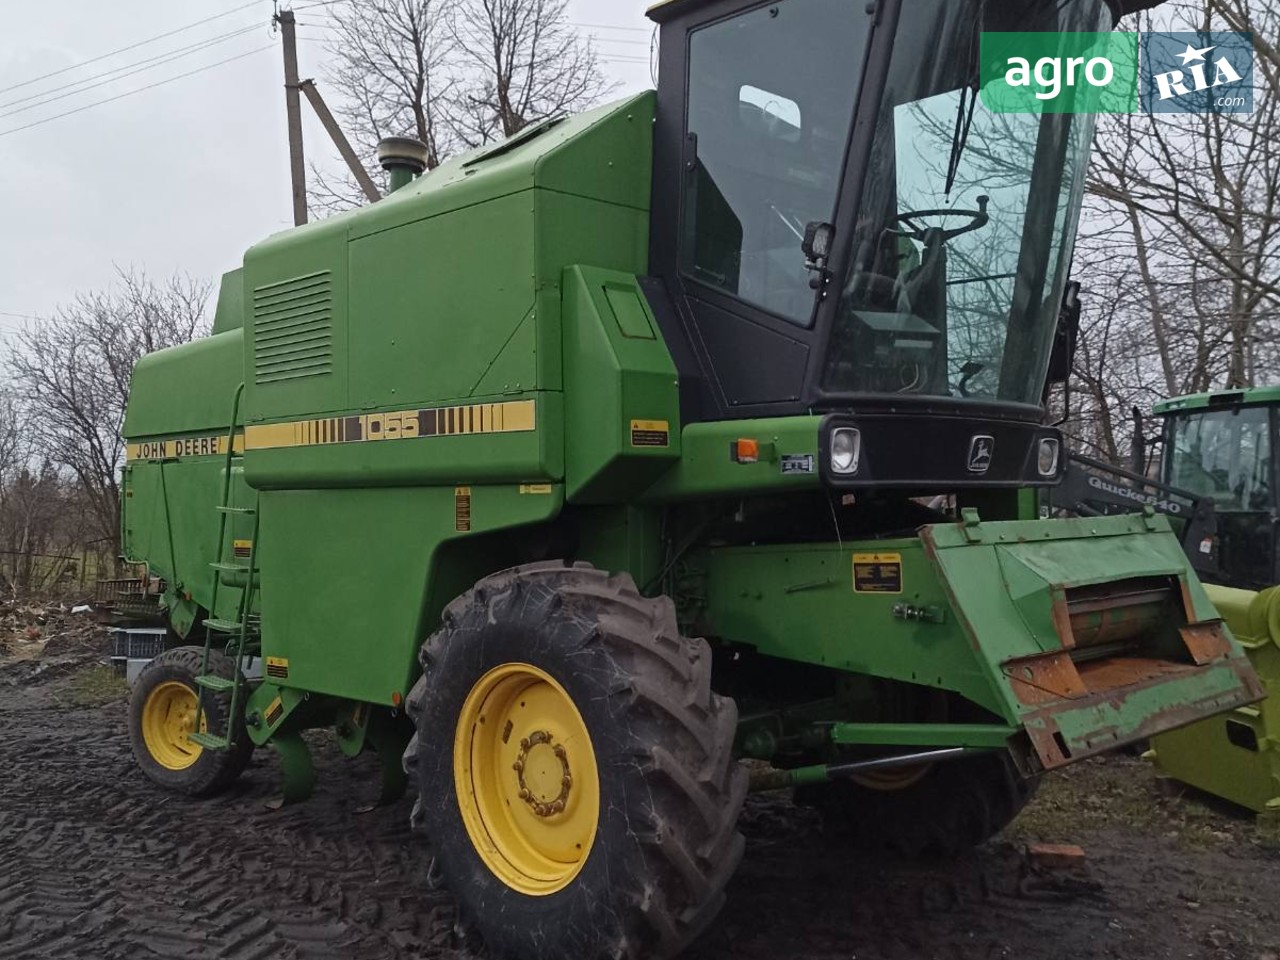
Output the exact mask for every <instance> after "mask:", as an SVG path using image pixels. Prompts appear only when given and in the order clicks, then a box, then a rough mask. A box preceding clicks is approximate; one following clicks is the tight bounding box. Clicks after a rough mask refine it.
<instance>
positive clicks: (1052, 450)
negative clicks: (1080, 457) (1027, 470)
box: [1036, 437, 1062, 477]
mask: <svg viewBox="0 0 1280 960" xmlns="http://www.w3.org/2000/svg"><path fill="white" fill-rule="evenodd" d="M1061 456H1062V443H1061V441H1059V440H1057V439H1056V438H1053V437H1046V438H1045V439H1043V440H1041V441H1040V456H1039V459H1038V460H1037V462H1036V469H1037V470H1039V471H1040V476H1042V477H1053V476H1057V473H1058V459H1059V458H1060V457H1061Z"/></svg>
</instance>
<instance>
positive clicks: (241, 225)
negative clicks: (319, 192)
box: [0, 0, 652, 336]
mask: <svg viewBox="0 0 1280 960" xmlns="http://www.w3.org/2000/svg"><path fill="white" fill-rule="evenodd" d="M314 2H316V0H297V2H296V3H294V4H293V5H294V6H295V7H296V8H298V21H299V23H300V24H301V27H300V29H299V37H300V38H301V39H302V41H303V42H301V43H300V44H299V59H300V61H301V62H300V70H301V74H302V76H303V77H316V78H317V79H319V78H321V77H322V76H323V74H324V65H325V58H326V50H325V45H324V42H323V39H322V38H323V37H324V35H325V34H324V29H323V19H322V17H318V16H316V14H318V13H322V12H323V6H319V7H317V8H316V9H315V10H313V11H312V12H311V13H308V12H307V11H306V10H305V9H304V8H305V7H306V6H307V5H309V4H311V3H314ZM646 6H647V3H646V2H645V0H570V11H571V17H572V20H573V21H574V23H575V24H577V25H579V27H580V29H582V30H583V32H584V33H590V34H592V35H594V36H596V37H597V38H598V39H599V41H600V42H599V49H600V51H601V53H602V56H604V57H605V58H606V59H605V61H604V67H605V69H606V70H607V72H608V74H609V76H610V78H611V79H613V80H615V81H616V82H617V83H618V95H619V96H621V95H624V94H626V93H628V92H632V91H637V90H641V89H644V88H646V87H648V86H649V85H650V81H649V67H648V64H647V58H648V43H649V28H650V27H651V26H652V25H651V24H650V23H649V21H647V20H646V19H645V17H644V10H645V7H646ZM271 12H272V5H271V2H270V0H257V2H253V3H247V2H246V0H199V2H196V0H110V2H103V0H63V2H61V3H59V4H57V5H56V6H51V5H48V4H37V3H29V2H20V0H0V336H4V335H5V334H4V331H6V330H12V329H13V328H14V327H20V326H21V325H22V324H23V322H24V320H23V319H22V317H21V316H15V315H23V314H26V315H36V316H38V315H41V314H45V313H47V312H49V311H50V310H52V309H53V308H54V307H56V306H57V305H58V304H59V303H62V302H65V301H67V300H69V299H70V298H72V297H73V296H74V295H75V294H76V292H77V291H81V290H90V289H96V288H101V287H104V286H106V285H108V284H110V283H111V282H112V278H113V273H114V270H115V266H116V265H118V266H121V267H129V266H136V267H139V268H144V269H145V270H146V271H147V272H148V273H149V274H151V275H152V276H153V277H157V278H159V277H164V276H167V275H168V274H170V273H172V272H174V271H175V270H182V271H186V272H189V273H191V274H193V275H195V276H198V277H208V278H210V279H215V278H217V277H218V276H220V275H221V274H222V273H223V272H224V271H225V270H229V269H231V268H233V267H236V266H238V265H239V263H240V258H241V257H242V255H243V253H244V250H245V248H246V247H248V246H249V245H251V244H253V243H254V242H256V241H257V240H259V239H261V238H263V237H265V236H267V235H268V234H270V233H273V232H275V231H277V230H281V229H284V228H286V227H288V226H290V224H291V222H292V221H291V213H290V211H291V206H290V199H289V196H290V194H289V171H288V157H287V141H286V134H285V116H284V92H283V90H282V87H281V84H282V83H283V78H282V67H281V59H280V49H279V38H278V37H277V36H275V35H273V34H272V33H271V31H270V27H269V24H270V19H271ZM220 14H225V15H222V16H219V15H220ZM209 17H214V18H216V19H212V20H210V21H209V22H208V23H204V24H201V25H199V26H194V27H191V28H190V29H183V28H187V27H189V26H190V25H191V24H193V23H196V22H197V21H200V20H204V19H205V18H209ZM239 30H244V31H245V32H243V33H241V34H239V35H237V36H232V37H226V35H227V34H229V33H232V32H234V31H239ZM170 31H178V32H175V33H173V34H172V35H171V36H168V37H164V38H163V39H159V40H156V41H155V42H153V43H144V44H142V45H140V46H136V47H134V48H133V49H130V50H125V51H122V52H120V53H118V54H115V55H112V56H107V57H103V55H104V54H111V53H112V52H113V51H117V50H120V48H123V47H126V46H129V45H132V44H137V43H139V42H140V41H146V40H150V39H151V38H153V37H156V36H157V35H160V34H164V33H168V32H170ZM224 37H226V39H219V38H224ZM206 41H216V42H214V43H212V44H211V45H209V46H207V47H205V48H203V49H197V50H188V51H185V52H184V48H190V47H192V46H193V45H198V44H201V43H203V42H206ZM242 55H243V56H242ZM170 56H172V57H173V58H172V59H170ZM99 57H102V59H95V58H99ZM232 57H241V59H236V60H234V61H232V62H228V63H224V64H222V65H220V66H213V67H211V68H210V69H207V70H202V68H204V67H206V66H209V65H212V64H216V63H218V62H219V61H223V60H227V59H229V58H232ZM89 61H93V62H89ZM144 61H151V62H150V63H145V62H144ZM197 70H200V71H201V72H198V73H194V74H193V75H192V76H188V77H185V78H181V79H172V78H176V77H179V75H181V74H184V73H187V72H189V71H197ZM55 71H57V72H56V73H55ZM49 74H53V75H51V76H47V75H49ZM103 74H107V76H100V75H103ZM126 74H127V75H126ZM38 78H43V79H38ZM170 80H171V82H163V83H162V85H160V86H157V87H155V88H154V89H150V90H144V91H142V92H138V93H136V94H133V95H129V96H124V97H121V99H119V100H116V101H115V102H111V103H102V104H100V105H97V106H88V105H90V104H94V103H95V102H97V101H102V100H106V99H107V98H110V97H115V96H118V95H120V94H127V93H129V92H130V91H135V90H139V88H142V87H145V86H147V85H149V84H153V83H157V82H162V81H170ZM29 81H35V82H29ZM321 89H322V90H323V89H324V87H323V85H322V86H321ZM82 107H87V109H80V108H82ZM70 111H78V112H75V113H73V114H72V115H70V116H66V117H62V118H60V119H50V118H52V117H55V116H56V115H58V114H62V113H67V112H70ZM303 112H304V115H307V114H308V113H309V108H308V107H307V106H306V104H305V102H304V105H303ZM46 120H47V121H48V122H41V121H46ZM28 124H36V125H34V126H31V127H30V128H29V129H18V128H20V127H24V126H26V125H28ZM306 145H307V148H308V150H309V156H308V159H309V160H310V159H321V160H325V161H328V160H329V158H330V157H331V155H332V154H333V150H332V148H331V147H330V144H329V141H328V138H327V137H326V135H325V133H324V131H323V129H321V128H320V127H319V126H318V125H317V124H316V123H315V122H314V121H313V120H311V118H308V123H307V127H306Z"/></svg>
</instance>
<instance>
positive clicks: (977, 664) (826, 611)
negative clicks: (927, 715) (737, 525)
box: [690, 539, 1017, 721]
mask: <svg viewBox="0 0 1280 960" xmlns="http://www.w3.org/2000/svg"><path fill="white" fill-rule="evenodd" d="M862 554H872V555H880V556H884V555H894V556H896V557H898V558H899V561H900V562H901V565H902V568H901V583H902V592H901V593H892V594H890V593H885V594H869V593H855V592H854V581H853V574H854V568H853V564H854V556H855V555H862ZM690 564H691V565H693V566H695V567H700V568H702V569H704V570H705V574H706V584H705V593H706V598H707V601H706V608H705V610H704V612H703V615H702V617H701V618H700V621H699V623H698V629H699V630H700V631H703V632H705V633H706V634H708V635H710V636H716V637H723V638H726V639H729V640H734V641H737V642H741V643H747V644H750V645H751V646H754V647H755V648H756V649H758V650H759V651H760V652H761V653H765V654H768V655H770V656H774V657H781V658H783V659H785V660H799V661H802V662H805V663H812V664H816V665H818V666H825V667H833V668H835V669H838V670H846V671H849V672H852V673H861V674H866V675H868V676H874V677H886V678H890V679H893V680H900V681H904V682H907V683H918V684H922V685H925V686H931V687H938V688H940V689H946V690H953V691H955V692H957V693H959V694H961V695H962V696H964V697H966V698H968V699H970V700H972V701H973V702H975V703H978V704H981V705H982V706H983V707H985V708H986V709H988V710H990V711H991V712H992V713H995V714H997V715H999V716H1003V717H1005V718H1006V719H1008V720H1010V721H1013V720H1015V719H1016V716H1017V714H1016V711H1013V710H1011V709H1010V707H1009V705H1008V703H1007V697H1006V696H1004V695H1002V694H1001V693H1000V692H999V691H997V690H996V689H995V688H994V686H993V680H992V674H993V671H992V670H991V669H990V665H989V664H987V663H984V662H983V661H982V659H981V658H980V657H979V656H975V651H974V649H973V647H972V646H970V644H969V641H968V639H967V638H966V637H965V633H964V629H963V627H962V626H961V625H960V623H959V622H958V621H957V619H956V617H955V616H954V615H953V614H951V612H950V604H949V602H948V599H947V595H946V591H945V589H944V586H943V584H942V582H941V581H940V580H939V577H938V574H937V571H936V570H935V568H934V566H933V564H932V563H931V562H930V560H929V558H928V557H927V556H926V555H925V551H924V544H923V543H921V541H919V540H916V539H911V540H876V541H872V542H868V543H846V544H844V545H839V544H834V543H825V544H812V545H804V544H796V545H790V546H776V547H761V546H747V547H725V548H720V549H712V550H708V551H706V552H705V553H701V554H696V555H694V556H693V557H691V558H690ZM986 592H987V593H990V592H991V587H990V584H988V585H987V587H986ZM902 603H908V604H912V605H913V606H915V607H918V608H920V609H926V608H929V607H933V608H935V609H939V610H944V611H946V615H945V617H944V619H943V622H941V623H936V622H930V621H927V620H922V619H915V620H909V619H904V618H902V617H899V616H895V615H894V608H895V607H897V606H898V605H899V604H902Z"/></svg>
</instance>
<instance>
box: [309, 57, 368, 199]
mask: <svg viewBox="0 0 1280 960" xmlns="http://www.w3.org/2000/svg"><path fill="white" fill-rule="evenodd" d="M301 86H302V92H303V93H305V94H306V95H307V99H308V100H309V101H310V102H311V108H312V109H313V110H315V112H316V116H317V117H319V118H320V122H321V123H322V124H324V128H325V129H326V130H328V131H329V136H330V137H332V138H333V144H334V146H336V147H337V148H338V153H340V154H342V159H343V160H345V161H346V162H347V168H348V169H349V170H350V171H351V175H352V176H353V177H355V179H356V183H358V184H360V189H361V190H362V191H364V196H365V199H366V200H368V201H369V202H370V203H377V202H378V201H379V200H381V199H382V194H381V193H379V192H378V187H377V185H376V184H375V183H374V182H373V179H372V178H371V177H370V176H369V171H368V170H366V169H365V168H364V164H363V163H361V162H360V158H359V157H358V156H356V152H355V150H354V149H352V147H351V141H349V140H348V139H347V135H346V134H345V133H343V132H342V128H341V127H340V126H338V121H337V119H336V118H335V117H334V115H333V113H332V112H331V111H330V110H329V106H328V104H326V103H325V102H324V97H322V96H320V91H319V90H317V89H316V83H315V81H314V80H303V81H302V84H301Z"/></svg>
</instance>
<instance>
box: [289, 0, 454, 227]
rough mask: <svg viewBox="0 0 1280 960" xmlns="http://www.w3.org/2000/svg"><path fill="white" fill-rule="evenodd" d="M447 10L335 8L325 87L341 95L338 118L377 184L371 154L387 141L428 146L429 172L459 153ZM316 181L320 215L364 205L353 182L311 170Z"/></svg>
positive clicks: (386, 4) (440, 5)
mask: <svg viewBox="0 0 1280 960" xmlns="http://www.w3.org/2000/svg"><path fill="white" fill-rule="evenodd" d="M443 9H444V2H443V0H372V2H370V0H361V2H350V3H343V4H339V5H337V6H335V7H334V8H333V12H332V14H331V20H330V23H331V25H332V30H331V34H332V39H331V41H330V46H329V49H330V53H331V54H332V56H333V66H332V68H331V69H330V71H329V74H328V81H329V84H330V86H332V87H333V88H334V89H335V90H337V91H338V93H339V94H340V98H339V100H338V102H337V105H336V107H335V113H336V114H337V116H338V117H339V119H340V121H341V123H342V125H343V129H344V131H345V132H346V134H347V136H348V137H349V138H350V139H351V141H352V143H353V144H354V145H355V147H356V149H357V150H358V151H360V152H361V153H362V159H363V160H364V163H365V167H366V168H367V169H368V170H369V174H370V176H372V177H373V178H374V180H375V182H377V181H379V180H380V179H381V178H382V176H383V174H382V171H381V170H379V169H378V168H377V166H378V165H377V162H376V157H375V155H374V148H375V147H376V146H377V143H378V141H379V140H381V139H382V138H383V137H385V136H405V135H407V136H412V137H416V138H417V139H419V140H421V141H422V142H423V143H425V144H426V145H427V168H428V169H434V168H435V167H437V166H439V165H440V163H441V162H442V161H443V160H444V159H445V158H446V157H447V156H448V155H449V154H450V153H451V152H452V151H453V150H454V149H455V147H456V138H455V136H454V134H453V131H452V129H451V128H450V126H449V123H448V122H447V117H446V114H447V111H446V105H447V104H448V103H450V102H451V99H452V97H453V93H454V87H455V84H456V80H455V79H454V78H453V77H452V76H451V63H450V59H451V54H452V51H453V37H452V34H451V32H450V30H449V29H448V25H447V24H446V22H445V20H444V17H443V12H442V11H443ZM311 180H312V181H313V183H314V185H315V186H314V187H313V189H312V191H311V202H312V204H313V205H314V206H317V207H319V208H320V209H324V210H329V211H334V210H338V209H344V208H347V207H350V206H354V205H357V204H359V203H360V202H363V196H362V194H361V193H360V190H359V188H358V187H357V185H356V183H355V180H354V178H352V177H351V176H350V175H349V174H347V175H345V176H343V177H342V178H341V179H338V180H334V179H332V178H331V177H329V176H327V175H326V174H325V173H324V172H323V171H321V170H319V169H317V168H314V167H313V176H312V177H311Z"/></svg>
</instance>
